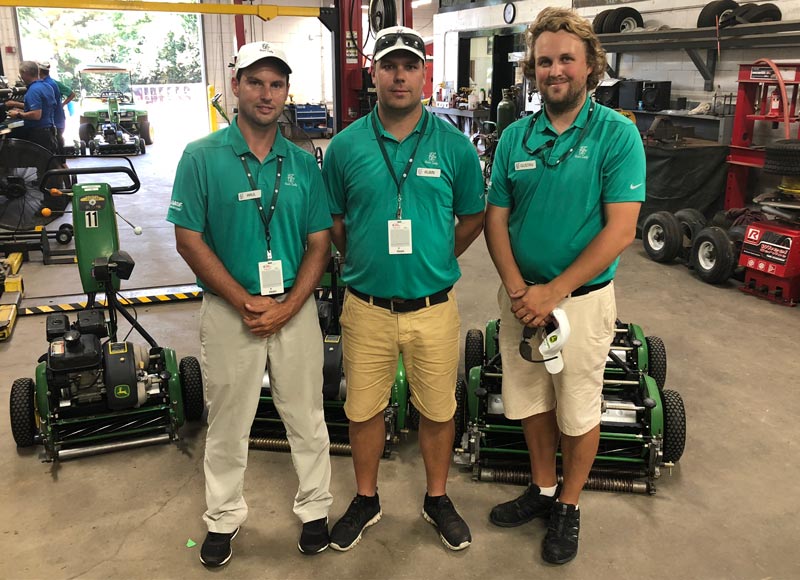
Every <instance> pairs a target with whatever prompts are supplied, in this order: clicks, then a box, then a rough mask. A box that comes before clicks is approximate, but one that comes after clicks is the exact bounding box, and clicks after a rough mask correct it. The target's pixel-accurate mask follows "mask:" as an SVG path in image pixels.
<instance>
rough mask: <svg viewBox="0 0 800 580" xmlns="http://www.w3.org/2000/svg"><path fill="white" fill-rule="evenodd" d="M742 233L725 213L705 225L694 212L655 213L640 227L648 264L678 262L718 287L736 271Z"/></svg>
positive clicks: (739, 227)
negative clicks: (678, 259)
mask: <svg viewBox="0 0 800 580" xmlns="http://www.w3.org/2000/svg"><path fill="white" fill-rule="evenodd" d="M744 231H745V227H744V226H743V225H737V226H732V227H731V226H730V224H729V223H728V222H727V220H726V217H725V212H719V213H718V214H717V215H716V216H714V219H713V220H712V223H711V224H708V223H707V220H706V218H705V216H704V215H703V214H702V213H701V212H700V211H698V210H696V209H692V208H687V209H682V210H679V211H676V212H675V213H674V214H673V213H671V212H668V211H658V212H655V213H652V214H650V215H649V216H647V219H645V221H644V224H643V225H642V244H643V245H644V251H645V252H646V253H647V255H648V256H649V257H650V259H651V260H653V261H655V262H661V263H669V262H672V261H673V260H675V259H676V258H680V259H682V260H684V261H685V262H686V263H687V264H688V265H689V267H690V268H692V269H693V270H694V271H695V272H697V275H698V276H699V277H700V279H701V280H703V281H704V282H707V283H709V284H721V283H722V282H725V281H726V280H727V279H728V278H730V277H731V276H733V274H734V272H735V271H736V267H737V264H738V261H739V252H740V250H741V248H742V240H743V239H744Z"/></svg>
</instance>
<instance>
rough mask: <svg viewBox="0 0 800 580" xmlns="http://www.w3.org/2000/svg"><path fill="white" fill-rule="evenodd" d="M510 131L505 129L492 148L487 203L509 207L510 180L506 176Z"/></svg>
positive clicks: (510, 201)
mask: <svg viewBox="0 0 800 580" xmlns="http://www.w3.org/2000/svg"><path fill="white" fill-rule="evenodd" d="M510 135H511V132H510V131H506V132H505V133H503V135H502V137H500V141H499V142H498V143H497V146H496V147H495V150H494V161H493V162H492V178H491V182H490V184H489V203H491V204H492V205H496V206H497V207H511V206H512V198H511V180H510V179H509V178H508V158H509V147H510V143H511V137H510Z"/></svg>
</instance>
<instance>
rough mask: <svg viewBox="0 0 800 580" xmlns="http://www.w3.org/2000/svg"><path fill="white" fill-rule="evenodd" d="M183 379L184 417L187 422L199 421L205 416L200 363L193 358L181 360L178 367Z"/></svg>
mask: <svg viewBox="0 0 800 580" xmlns="http://www.w3.org/2000/svg"><path fill="white" fill-rule="evenodd" d="M178 372H179V373H180V378H181V394H182V395H183V415H184V417H186V420H187V421H198V420H200V418H201V417H202V416H203V410H204V409H205V403H204V401H203V374H202V372H200V362H199V361H198V360H197V359H196V358H194V357H193V356H187V357H184V358H182V359H181V362H180V365H179V366H178Z"/></svg>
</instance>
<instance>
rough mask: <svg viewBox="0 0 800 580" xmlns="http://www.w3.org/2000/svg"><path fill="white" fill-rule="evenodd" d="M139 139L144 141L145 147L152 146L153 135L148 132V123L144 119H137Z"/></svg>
mask: <svg viewBox="0 0 800 580" xmlns="http://www.w3.org/2000/svg"><path fill="white" fill-rule="evenodd" d="M139 137H141V138H142V139H144V143H145V145H152V144H153V134H152V133H151V132H150V121H148V120H147V118H146V117H145V118H144V120H142V118H141V117H140V118H139Z"/></svg>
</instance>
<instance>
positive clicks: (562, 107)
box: [540, 83, 586, 115]
mask: <svg viewBox="0 0 800 580" xmlns="http://www.w3.org/2000/svg"><path fill="white" fill-rule="evenodd" d="M540 94H541V97H542V102H543V103H544V104H545V107H547V110H548V111H550V112H551V113H553V114H555V115H561V114H563V113H566V112H568V111H572V110H574V109H576V108H578V107H579V106H580V105H581V104H582V101H583V98H584V97H585V96H586V83H583V84H582V85H574V84H572V83H570V84H569V89H568V90H567V92H566V94H564V95H563V96H560V97H558V98H555V99H554V98H552V97H551V96H550V94H549V92H548V91H547V90H545V91H543V92H541V93H540Z"/></svg>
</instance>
